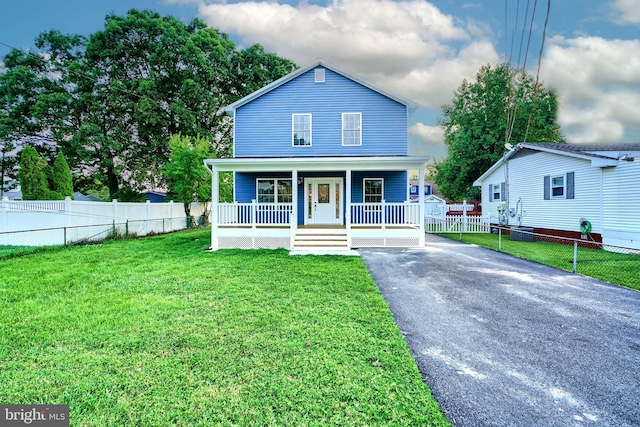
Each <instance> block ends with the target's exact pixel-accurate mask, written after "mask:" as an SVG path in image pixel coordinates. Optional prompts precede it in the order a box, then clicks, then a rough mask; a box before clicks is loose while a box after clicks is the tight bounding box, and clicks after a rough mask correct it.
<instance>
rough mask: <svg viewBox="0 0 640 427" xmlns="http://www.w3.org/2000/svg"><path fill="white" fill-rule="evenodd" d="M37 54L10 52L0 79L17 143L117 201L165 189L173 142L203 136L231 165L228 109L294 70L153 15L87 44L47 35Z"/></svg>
mask: <svg viewBox="0 0 640 427" xmlns="http://www.w3.org/2000/svg"><path fill="white" fill-rule="evenodd" d="M36 46H37V47H38V48H39V49H40V51H41V53H40V54H37V55H35V54H25V53H23V52H20V51H15V50H14V51H12V52H10V53H9V55H7V57H6V58H5V68H6V70H5V73H4V74H2V75H0V103H1V104H0V111H3V116H5V117H7V118H8V119H7V120H9V119H11V120H14V121H15V122H16V123H14V125H15V126H13V127H12V129H14V131H13V138H14V139H13V140H17V139H18V138H19V137H24V136H30V137H33V136H39V137H45V138H49V139H52V140H53V141H55V142H56V143H57V145H58V146H59V147H60V148H61V149H62V151H63V152H64V153H65V156H66V158H67V160H68V162H69V164H70V166H71V168H72V170H73V171H74V173H75V174H76V175H80V174H83V175H86V174H89V175H93V176H94V179H92V180H87V179H80V180H78V182H80V183H90V182H99V183H101V184H103V185H106V186H107V187H108V189H109V192H110V197H112V198H113V197H118V195H119V194H126V193H130V191H129V190H130V189H132V188H133V189H136V188H142V187H157V186H160V185H162V184H163V182H162V180H161V174H160V173H159V172H160V170H161V168H162V166H163V165H164V163H165V162H167V160H168V158H169V152H170V151H169V144H168V141H169V139H170V137H171V135H174V134H181V135H183V136H192V137H195V136H197V135H201V136H202V137H203V138H205V139H207V140H208V141H210V143H211V145H212V148H213V150H214V151H215V152H216V153H218V155H219V156H221V157H225V156H229V155H231V154H232V153H231V147H232V144H231V121H230V119H229V117H226V116H225V115H224V114H223V111H222V107H224V106H225V105H227V104H230V103H232V102H234V101H236V100H237V99H239V98H241V97H243V96H245V95H247V94H249V93H250V92H252V91H253V90H255V89H256V88H258V87H261V86H264V85H266V84H267V83H269V82H271V81H273V80H275V79H277V78H280V77H281V76H283V75H285V74H287V73H288V72H290V71H292V70H293V69H294V68H295V64H293V63H292V62H291V61H289V60H286V59H283V58H280V57H278V56H276V55H274V54H270V53H266V52H265V51H264V50H263V49H262V47H260V46H259V45H255V46H251V47H249V48H247V49H245V50H237V49H236V46H235V45H234V43H233V42H232V41H231V40H229V38H228V37H227V36H226V35H225V34H223V33H220V32H218V31H217V30H215V29H212V28H208V27H207V26H206V24H205V23H204V22H202V21H200V20H197V19H196V20H194V21H192V22H191V23H189V24H185V23H183V22H181V21H180V20H178V19H175V18H173V17H170V16H168V17H161V16H160V15H159V14H157V13H155V12H152V11H137V10H131V11H129V13H128V14H127V15H126V16H117V15H113V14H112V15H108V16H107V17H106V20H105V26H104V29H103V30H101V31H98V32H96V33H94V34H92V35H91V36H89V37H88V38H85V37H83V36H77V35H63V34H60V33H59V32H57V31H50V32H46V33H43V34H41V35H40V36H39V37H38V38H37V40H36ZM0 117H1V116H0ZM80 190H84V189H83V188H80Z"/></svg>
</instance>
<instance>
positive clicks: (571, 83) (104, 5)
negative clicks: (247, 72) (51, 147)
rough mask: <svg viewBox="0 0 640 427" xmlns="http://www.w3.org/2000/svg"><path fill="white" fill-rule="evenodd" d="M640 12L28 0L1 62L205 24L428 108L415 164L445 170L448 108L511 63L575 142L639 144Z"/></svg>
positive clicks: (445, 3) (416, 118)
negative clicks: (121, 18)
mask: <svg viewBox="0 0 640 427" xmlns="http://www.w3.org/2000/svg"><path fill="white" fill-rule="evenodd" d="M549 3H550V8H549V9H548V10H549V14H548V20H547V25H546V31H545V25H544V24H545V19H546V17H547V6H548V4H549ZM637 3H638V0H600V1H596V0H581V1H576V0H550V1H549V0H539V1H538V0H467V1H465V0H463V1H454V0H430V1H424V0H406V1H392V0H333V1H326V0H325V1H320V0H305V1H286V2H285V1H268V2H267V1H258V0H255V1H243V0H239V1H213V0H92V1H88V0H55V1H51V0H19V1H11V2H5V4H4V5H3V6H2V7H1V8H0V57H3V56H4V55H6V54H7V53H8V52H9V48H8V47H7V46H6V45H9V46H12V47H16V48H19V49H23V50H32V51H37V49H36V48H35V46H34V40H35V38H36V36H37V35H38V34H39V33H40V32H42V31H48V30H51V29H57V30H59V31H61V32H63V33H67V34H82V35H89V34H91V33H93V32H95V31H98V30H100V29H102V28H103V27H104V18H105V16H106V15H107V14H109V13H112V12H113V13H116V14H119V15H124V14H126V12H127V10H129V9H131V8H136V9H152V10H155V11H157V12H158V13H160V14H161V15H173V16H175V17H176V18H178V19H181V20H183V21H184V22H189V21H191V20H192V19H194V18H200V19H202V20H203V21H205V22H206V23H207V24H208V25H209V26H211V27H214V28H217V29H218V30H220V31H222V32H225V33H227V34H228V35H229V36H230V38H231V39H232V40H233V41H234V42H235V43H236V44H237V45H238V47H239V48H243V47H247V46H250V45H252V44H254V43H260V44H261V45H263V46H264V47H265V49H266V50H267V51H269V52H275V53H277V54H278V55H280V56H282V57H286V58H289V59H291V60H293V61H294V62H296V63H297V64H298V65H300V66H303V65H305V64H307V63H309V62H311V61H313V60H315V59H316V58H323V59H325V60H326V61H328V62H330V63H333V64H335V65H337V66H338V67H340V68H342V69H344V70H346V71H349V72H352V73H355V74H357V75H359V76H360V77H362V78H364V79H365V80H367V81H369V82H371V83H373V84H375V85H377V86H380V87H384V88H385V89H388V90H390V91H392V92H395V93H397V94H398V95H400V96H402V97H404V98H407V99H410V100H412V101H414V102H415V103H417V104H418V105H420V106H421V108H420V109H418V111H417V112H416V113H415V114H414V115H413V116H412V117H411V118H410V122H409V146H410V154H412V155H427V156H430V157H432V158H433V159H434V160H442V159H444V158H445V157H446V155H447V154H446V153H447V151H446V146H445V145H444V136H443V132H442V129H441V128H440V127H439V126H438V125H437V122H438V119H439V118H440V117H441V115H442V110H441V106H442V105H444V104H450V103H451V102H452V99H453V95H454V92H455V90H456V89H457V88H458V87H459V86H460V84H461V83H462V81H463V80H464V79H467V80H469V81H473V79H474V76H475V75H476V73H477V71H478V69H479V68H480V67H481V66H483V65H487V64H494V65H495V64H498V63H501V62H507V61H508V62H510V63H511V64H512V65H514V66H516V67H524V68H525V69H526V70H527V71H528V72H529V73H530V74H532V75H533V76H536V75H537V74H539V78H540V81H541V82H542V83H543V85H544V86H545V87H548V88H553V89H555V90H556V91H557V93H558V96H559V113H558V121H559V123H560V126H561V130H562V132H563V135H564V137H565V139H566V140H567V142H575V143H590V142H591V143H596V142H597V143H615V142H640V7H639V6H638V4H637ZM543 32H545V37H544V38H543ZM543 40H544V44H543ZM527 46H528V47H527ZM541 51H542V52H541ZM541 53H542V54H541ZM516 142H518V141H516Z"/></svg>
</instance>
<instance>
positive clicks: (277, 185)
mask: <svg viewBox="0 0 640 427" xmlns="http://www.w3.org/2000/svg"><path fill="white" fill-rule="evenodd" d="M256 187H257V193H258V194H257V199H256V200H257V201H258V203H276V201H277V203H291V201H292V200H293V186H292V184H291V180H290V179H271V178H258V179H257V185H256Z"/></svg>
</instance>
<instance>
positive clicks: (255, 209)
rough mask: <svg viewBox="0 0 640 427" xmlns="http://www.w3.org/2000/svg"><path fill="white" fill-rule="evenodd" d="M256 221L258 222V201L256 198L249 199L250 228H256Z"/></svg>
mask: <svg viewBox="0 0 640 427" xmlns="http://www.w3.org/2000/svg"><path fill="white" fill-rule="evenodd" d="M256 222H258V201H257V200H256V199H252V200H251V228H256Z"/></svg>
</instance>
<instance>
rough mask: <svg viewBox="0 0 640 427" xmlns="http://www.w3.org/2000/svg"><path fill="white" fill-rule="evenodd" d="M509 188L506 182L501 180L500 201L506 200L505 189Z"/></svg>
mask: <svg viewBox="0 0 640 427" xmlns="http://www.w3.org/2000/svg"><path fill="white" fill-rule="evenodd" d="M506 188H507V185H506V183H504V182H501V183H500V201H501V202H504V201H506V200H507V195H506V194H505V190H506Z"/></svg>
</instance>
